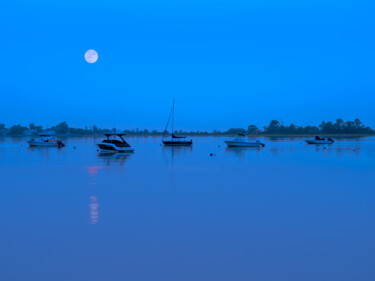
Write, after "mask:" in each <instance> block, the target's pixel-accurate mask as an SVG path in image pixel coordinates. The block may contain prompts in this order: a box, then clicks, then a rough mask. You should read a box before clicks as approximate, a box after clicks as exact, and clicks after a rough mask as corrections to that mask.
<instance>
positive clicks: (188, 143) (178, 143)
mask: <svg viewBox="0 0 375 281" xmlns="http://www.w3.org/2000/svg"><path fill="white" fill-rule="evenodd" d="M163 144H164V145H165V146H192V145H193V141H192V140H190V141H163Z"/></svg>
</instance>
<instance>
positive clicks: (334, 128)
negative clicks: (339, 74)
mask: <svg viewBox="0 0 375 281" xmlns="http://www.w3.org/2000/svg"><path fill="white" fill-rule="evenodd" d="M41 133H48V134H56V135H81V136H82V135H83V136H84V135H86V136H87V135H101V134H108V133H125V134H129V135H162V134H163V132H161V131H157V130H151V131H150V130H148V129H143V130H142V129H139V128H136V129H131V130H118V129H116V128H113V129H101V128H98V127H97V126H96V125H93V126H91V127H87V126H86V127H85V128H72V127H69V125H68V124H67V123H66V122H61V123H59V124H57V125H56V126H52V127H49V128H43V126H41V125H35V124H34V123H31V124H30V125H29V126H27V127H26V126H22V125H19V124H18V125H13V126H11V127H10V128H7V127H6V126H5V124H0V135H10V136H22V135H29V136H31V135H38V134H41ZM168 133H169V132H168ZM174 133H175V134H183V135H202V136H205V135H236V134H247V135H319V134H332V135H334V134H341V135H345V134H346V135H349V134H350V135H351V134H358V135H373V134H375V131H374V130H373V129H371V128H370V127H368V126H365V125H364V124H363V123H362V122H361V121H360V120H359V119H355V120H354V121H346V122H345V121H344V120H342V119H337V120H336V122H334V123H333V122H331V121H329V122H326V121H323V122H322V123H321V124H320V125H319V126H310V125H308V126H297V125H295V124H290V125H284V124H283V122H280V121H277V120H272V121H271V122H270V123H269V125H268V126H265V127H264V128H263V130H261V129H259V128H258V127H257V126H256V125H249V126H248V128H247V129H243V128H230V129H229V130H227V131H223V132H222V131H219V130H213V131H212V132H207V131H188V132H187V131H182V130H180V131H175V132H174Z"/></svg>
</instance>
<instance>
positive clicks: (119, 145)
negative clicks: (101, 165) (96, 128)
mask: <svg viewBox="0 0 375 281" xmlns="http://www.w3.org/2000/svg"><path fill="white" fill-rule="evenodd" d="M104 135H105V136H106V137H107V139H106V140H103V141H101V142H100V143H98V144H96V145H97V146H98V147H99V149H100V150H101V151H102V152H122V153H124V152H134V149H133V148H131V147H130V145H129V144H128V143H127V142H126V141H125V140H124V138H123V136H124V135H125V134H104ZM112 136H117V137H119V138H120V140H118V139H115V138H112V139H111V137H112Z"/></svg>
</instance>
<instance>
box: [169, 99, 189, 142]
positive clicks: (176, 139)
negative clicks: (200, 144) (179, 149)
mask: <svg viewBox="0 0 375 281" xmlns="http://www.w3.org/2000/svg"><path fill="white" fill-rule="evenodd" d="M171 117H172V134H171V139H170V140H164V138H165V135H166V133H167V129H168V125H169V121H170V120H171ZM173 123H174V98H173V106H172V110H171V113H170V114H169V117H168V122H167V126H165V130H164V134H163V138H162V142H163V144H164V145H165V146H191V145H193V140H191V139H190V140H185V139H186V137H181V136H176V135H175V134H174V133H173V125H174V124H173Z"/></svg>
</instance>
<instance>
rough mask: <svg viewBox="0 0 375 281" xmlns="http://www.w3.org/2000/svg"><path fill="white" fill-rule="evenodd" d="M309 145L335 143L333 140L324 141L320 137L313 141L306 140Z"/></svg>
mask: <svg viewBox="0 0 375 281" xmlns="http://www.w3.org/2000/svg"><path fill="white" fill-rule="evenodd" d="M305 142H306V143H307V144H333V143H334V142H335V141H334V140H333V139H331V138H328V139H324V138H320V137H318V136H316V137H315V139H313V140H305Z"/></svg>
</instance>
